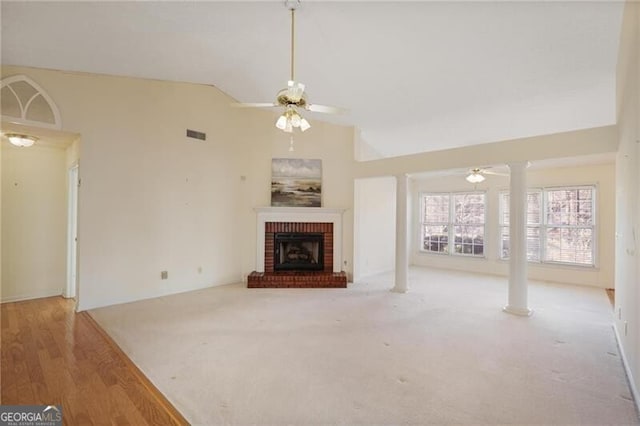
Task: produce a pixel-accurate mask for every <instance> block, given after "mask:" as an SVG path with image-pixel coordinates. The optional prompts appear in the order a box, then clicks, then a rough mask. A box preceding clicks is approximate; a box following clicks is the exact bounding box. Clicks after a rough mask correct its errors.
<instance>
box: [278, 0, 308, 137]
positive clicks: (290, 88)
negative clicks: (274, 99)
mask: <svg viewBox="0 0 640 426" xmlns="http://www.w3.org/2000/svg"><path fill="white" fill-rule="evenodd" d="M284 4H285V6H286V7H287V8H288V9H289V10H290V11H291V79H290V80H289V81H288V82H287V89H286V94H285V96H286V97H287V98H288V99H291V100H294V101H295V103H290V102H289V101H288V100H285V102H286V108H285V110H284V112H283V113H282V115H281V116H280V117H278V120H277V121H276V127H277V128H278V129H280V130H282V131H284V132H287V133H293V129H295V128H299V129H300V130H302V131H303V132H304V131H305V130H307V129H309V128H311V124H309V122H308V121H307V120H306V119H305V118H304V117H302V116H301V115H300V113H299V112H298V110H297V108H296V103H298V102H300V101H302V100H303V99H304V100H305V101H306V98H305V97H304V84H302V83H300V82H298V81H295V72H294V71H295V68H294V53H295V28H296V27H295V23H296V9H297V8H298V6H299V5H300V0H293V1H285V3H284ZM278 95H279V96H280V94H278ZM302 105H304V103H303V104H302Z"/></svg>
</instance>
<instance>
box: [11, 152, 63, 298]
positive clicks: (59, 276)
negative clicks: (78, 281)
mask: <svg viewBox="0 0 640 426" xmlns="http://www.w3.org/2000/svg"><path fill="white" fill-rule="evenodd" d="M2 151H3V153H2V247H3V250H2V266H3V268H2V301H3V302H7V301H13V300H23V299H30V298H34V297H46V296H52V295H56V294H61V291H62V288H63V286H64V285H65V279H66V268H65V266H66V217H67V216H66V208H67V204H66V191H67V188H66V170H65V160H66V155H65V150H64V149H61V148H53V147H49V146H42V145H38V144H36V145H34V146H33V147H30V148H17V147H14V146H12V145H11V144H9V143H7V142H4V143H3V145H2Z"/></svg>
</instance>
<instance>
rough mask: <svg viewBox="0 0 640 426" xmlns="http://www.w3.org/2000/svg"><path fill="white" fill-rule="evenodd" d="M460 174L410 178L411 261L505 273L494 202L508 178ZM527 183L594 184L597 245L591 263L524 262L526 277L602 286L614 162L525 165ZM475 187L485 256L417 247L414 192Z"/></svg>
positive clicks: (610, 251)
mask: <svg viewBox="0 0 640 426" xmlns="http://www.w3.org/2000/svg"><path fill="white" fill-rule="evenodd" d="M464 177H465V175H464V174H461V175H457V176H455V175H454V176H440V177H437V178H432V179H421V180H415V181H414V184H413V195H414V196H413V203H412V204H413V211H414V212H415V214H416V218H415V220H414V221H413V229H412V233H411V235H412V239H413V241H412V247H413V250H412V256H411V262H412V264H415V265H421V266H430V267H440V268H449V269H457V270H465V271H473V272H480V273H488V274H497V275H502V276H507V274H508V272H509V265H508V262H506V261H503V260H500V247H499V244H500V243H499V235H500V234H499V204H498V195H499V193H500V191H505V190H508V189H509V178H508V177H502V176H487V179H486V180H485V181H484V182H482V183H481V184H478V185H476V186H475V187H474V185H471V184H469V183H468V182H466V180H465V179H464ZM527 178H528V184H529V187H532V188H541V187H551V186H565V185H566V186H571V185H593V184H595V185H597V188H598V191H597V227H598V233H597V238H598V247H597V248H598V250H597V253H596V263H597V267H596V268H591V267H577V266H576V267H571V266H560V265H551V264H537V263H532V262H530V263H529V267H528V277H529V278H530V279H535V280H543V281H555V282H564V283H571V284H586V285H591V286H597V287H602V288H611V287H613V285H614V280H613V271H614V248H613V247H614V221H615V199H614V198H615V197H614V194H615V168H614V165H613V164H603V165H592V166H582V167H568V168H555V169H543V170H530V171H529V172H528V173H527ZM474 189H477V190H480V191H486V194H487V195H486V197H487V198H486V200H487V210H486V221H487V222H486V231H485V232H486V234H485V257H484V258H473V257H462V256H449V255H442V254H434V253H425V252H421V251H420V250H419V248H420V227H419V220H420V218H419V211H420V206H419V196H418V195H419V193H420V192H428V191H434V192H447V191H451V192H458V191H472V190H474Z"/></svg>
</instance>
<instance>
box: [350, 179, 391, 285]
mask: <svg viewBox="0 0 640 426" xmlns="http://www.w3.org/2000/svg"><path fill="white" fill-rule="evenodd" d="M395 242H396V179H395V178H394V177H379V178H370V179H356V180H355V196H354V253H355V256H356V257H355V259H354V281H357V280H359V279H361V278H363V277H366V276H369V275H374V274H378V273H381V272H386V271H391V270H393V269H394V267H395V251H396V247H395Z"/></svg>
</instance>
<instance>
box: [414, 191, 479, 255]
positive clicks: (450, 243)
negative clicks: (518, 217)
mask: <svg viewBox="0 0 640 426" xmlns="http://www.w3.org/2000/svg"><path fill="white" fill-rule="evenodd" d="M472 194H477V195H482V201H483V204H484V220H483V222H482V224H477V225H476V224H468V226H481V227H482V231H483V236H482V254H481V255H479V254H473V253H456V252H455V244H456V242H455V227H456V226H465V225H464V224H459V223H456V222H455V205H454V197H455V196H456V195H472ZM419 195H420V197H419V200H420V223H419V225H420V226H419V237H418V242H419V244H418V246H419V252H420V253H425V254H429V255H431V254H434V255H440V256H460V257H466V258H472V259H487V241H488V239H487V213H488V203H487V198H488V197H487V191H421V192H420V194H419ZM429 195H436V196H437V195H439V196H442V195H447V196H448V197H449V217H448V222H446V223H445V222H437V223H436V222H424V217H425V211H424V208H425V203H424V197H425V196H429ZM425 226H446V227H447V251H446V252H441V251H432V250H425V248H424V228H425ZM472 247H473V246H472ZM452 248H453V250H452Z"/></svg>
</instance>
